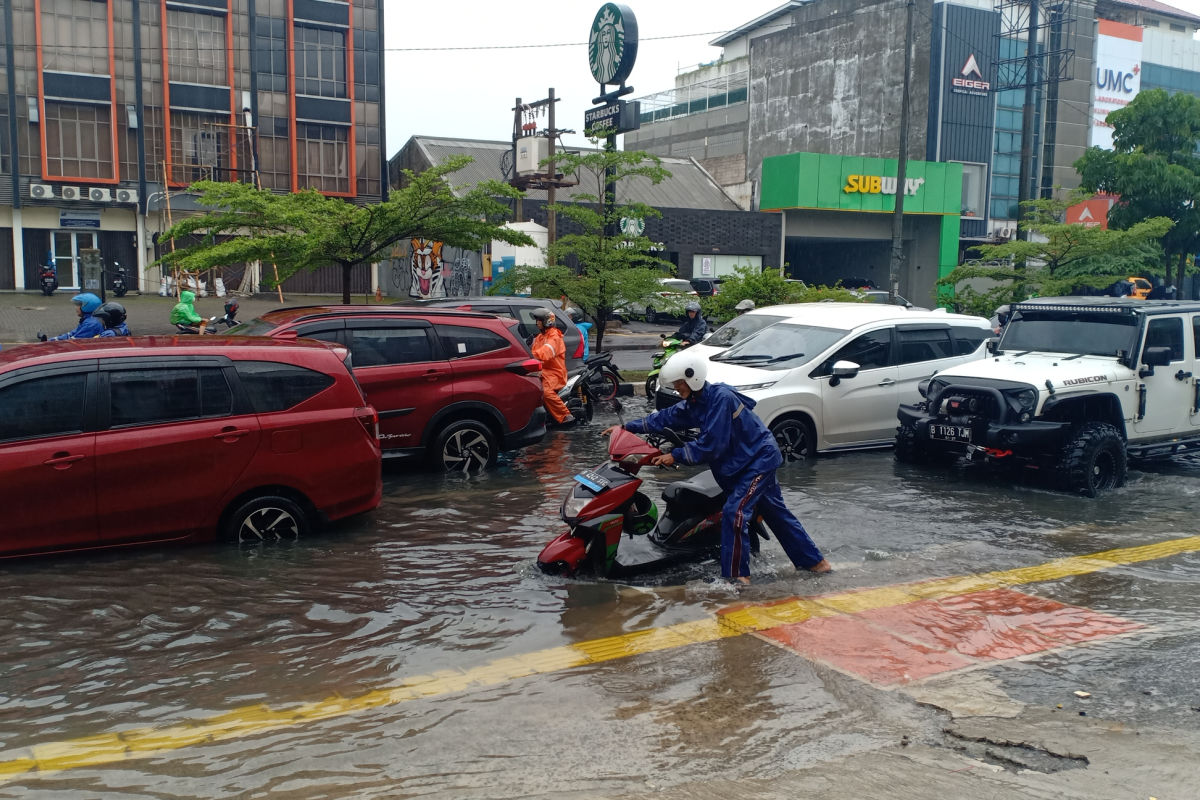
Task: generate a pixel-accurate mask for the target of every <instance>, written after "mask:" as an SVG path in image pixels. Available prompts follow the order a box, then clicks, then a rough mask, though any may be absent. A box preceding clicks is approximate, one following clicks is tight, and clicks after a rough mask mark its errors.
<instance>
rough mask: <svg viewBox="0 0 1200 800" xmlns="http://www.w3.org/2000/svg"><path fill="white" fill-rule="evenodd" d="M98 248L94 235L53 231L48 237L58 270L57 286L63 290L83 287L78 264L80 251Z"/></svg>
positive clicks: (80, 232) (84, 232)
mask: <svg viewBox="0 0 1200 800" xmlns="http://www.w3.org/2000/svg"><path fill="white" fill-rule="evenodd" d="M96 247H99V242H98V241H97V237H96V234H95V233H91V232H86V231H55V232H54V235H53V236H51V237H50V252H51V254H52V255H53V257H54V266H55V268H56V269H57V270H58V285H59V286H60V287H61V288H63V289H78V288H79V287H80V286H83V275H82V274H81V272H80V270H81V269H82V267H81V265H80V262H79V252H80V251H81V250H88V249H94V248H96Z"/></svg>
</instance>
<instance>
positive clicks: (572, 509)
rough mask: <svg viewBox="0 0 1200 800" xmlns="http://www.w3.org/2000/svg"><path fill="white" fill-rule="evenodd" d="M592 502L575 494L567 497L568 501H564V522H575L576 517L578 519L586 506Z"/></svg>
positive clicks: (589, 498) (588, 498)
mask: <svg viewBox="0 0 1200 800" xmlns="http://www.w3.org/2000/svg"><path fill="white" fill-rule="evenodd" d="M591 501H592V498H591V497H588V496H586V495H584V496H582V497H580V496H577V495H576V494H575V493H574V492H572V493H571V494H569V495H567V499H565V500H563V505H562V518H563V520H565V521H568V522H569V521H570V520H573V519H575V518H576V517H578V516H579V514H580V512H581V511H583V507H584V506H586V505H587V504H588V503H590V502H591Z"/></svg>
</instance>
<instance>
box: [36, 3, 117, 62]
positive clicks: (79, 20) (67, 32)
mask: <svg viewBox="0 0 1200 800" xmlns="http://www.w3.org/2000/svg"><path fill="white" fill-rule="evenodd" d="M41 8H42V69H46V70H51V71H54V72H81V73H84V74H87V75H108V74H109V65H108V3H105V2H97V0H41Z"/></svg>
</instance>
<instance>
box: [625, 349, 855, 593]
mask: <svg viewBox="0 0 1200 800" xmlns="http://www.w3.org/2000/svg"><path fill="white" fill-rule="evenodd" d="M707 375H708V362H707V361H706V360H705V359H704V357H703V356H699V355H696V354H693V353H691V352H688V351H684V352H682V353H678V354H676V355H675V356H673V357H672V358H671V360H670V361H668V362H667V363H666V364H665V365H664V366H663V370H662V381H663V383H664V384H666V385H669V386H672V387H673V388H674V389H675V391H677V392H679V395H680V396H681V397H682V398H683V400H681V401H680V402H678V403H676V404H675V405H673V406H670V407H668V408H666V409H663V410H662V411H656V412H654V413H653V414H651V415H649V416H647V417H643V418H642V419H637V420H631V421H629V422H626V423H625V424H624V426H623V427H624V428H625V430H627V431H630V432H632V433H648V432H662V431H664V430H666V429H667V428H670V429H672V430H677V431H681V430H687V429H689V428H698V429H699V430H700V436H699V438H697V439H695V440H694V441H691V442H688V443H686V444H684V445H682V446H680V447H676V448H674V449H673V450H671V452H670V453H666V454H664V455H661V456H655V457H654V458H652V459H651V461H650V463H651V464H659V465H662V466H668V467H669V466H671V465H672V464H674V463H675V462H676V461H679V462H682V463H684V464H701V463H705V464H708V465H709V467H710V468H711V469H712V473H713V477H714V478H716V481H717V483H718V484H719V485H720V487H721V488H722V489H723V490H725V493H726V497H727V499H726V501H725V507H724V511H723V515H722V518H721V575H722V577H724V578H726V579H729V580H733V579H736V580H738V581H741V582H743V583H749V582H750V538H749V533H748V531H749V525H750V520H751V518H752V517H753V516H754V514H756V513H757V514H760V515H761V516H762V518H763V519H764V520H765V521H766V523H767V525H768V526H770V528H771V530H772V531H773V532H774V533H775V538H776V539H778V540H779V543H780V545H782V546H783V549H784V552H786V553H787V555H788V558H790V559H791V560H792V563H793V564H795V565H796V568H797V569H805V570H809V571H810V572H829V571H830V569H831V567H830V566H829V562H828V561H826V560H825V558H824V556H822V555H821V551H820V550H818V549H817V546H816V545H815V544H814V543H813V541H812V539H810V538H809V536H808V533H807V532H806V531H805V530H804V526H803V525H802V524H801V523H800V520H798V519H796V517H795V515H794V514H792V512H791V511H789V510H788V508H787V506H786V505H784V502H783V494H782V493H781V492H780V490H779V482H778V480H777V479H776V477H775V470H776V469H778V468H779V466H780V465H781V464H782V463H783V456H782V455H780V452H779V446H778V445H777V444H776V443H775V437H774V436H772V435H771V432H770V431H769V430H767V427H766V426H765V425H764V424H763V423H762V420H760V419H759V418H758V417H757V416H755V414H754V411H753V408H754V401H753V400H751V399H750V398H749V397H746V396H745V395H743V394H741V393H739V392H737V391H735V390H734V389H732V388H730V387H729V386H726V385H725V384H723V383H707V382H706V381H705V378H706V377H707ZM614 430H616V426H614V427H612V428H608V429H607V430H606V431H604V432H605V433H611V432H612V431H614Z"/></svg>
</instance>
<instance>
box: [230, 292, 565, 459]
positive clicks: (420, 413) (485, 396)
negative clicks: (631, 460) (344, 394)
mask: <svg viewBox="0 0 1200 800" xmlns="http://www.w3.org/2000/svg"><path fill="white" fill-rule="evenodd" d="M516 325H517V321H516V320H513V319H508V318H505V317H497V316H494V315H492V314H484V313H480V312H472V311H458V310H454V309H448V308H429V307H411V306H305V307H299V308H281V309H278V310H276V311H270V312H268V313H266V314H264V315H262V316H261V317H259V318H258V319H255V320H252V321H250V322H244V323H242V324H241V325H238V326H235V327H233V328H231V329H230V331H229V333H230V334H232V335H242V336H271V337H275V338H292V339H295V338H296V337H308V338H312V339H321V340H324V341H328V342H337V343H339V344H342V345H344V346H345V347H347V348H349V349H350V353H351V357H350V362H351V364H352V366H353V369H354V377H355V378H357V379H358V382H359V383H360V384H361V385H362V387H363V391H364V392H366V395H367V400H368V401H369V402H370V403H371V405H372V406H374V407H375V409H376V410H377V411H378V412H379V439H380V443H381V445H382V446H383V455H384V456H385V457H387V456H420V457H424V458H426V459H428V461H429V463H430V464H431V465H432V466H434V467H436V468H437V469H442V470H448V471H463V472H466V471H471V470H476V469H484V468H486V467H488V466H490V465H492V464H493V463H495V461H496V456H497V455H498V454H499V453H500V452H501V451H504V450H515V449H517V448H520V447H525V446H527V445H531V444H535V443H537V442H540V441H541V440H542V438H543V437H544V436H545V435H546V410H545V409H544V408H543V407H542V381H541V377H540V375H539V374H538V373H539V371H540V369H541V364H539V363H538V361H537V360H536V359H533V358H531V357H530V355H529V349H528V348H527V347H526V346H525V343H524V342H523V341H522V340H521V338H520V336H519V335H518V334H516V333H514V327H515V326H516Z"/></svg>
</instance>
